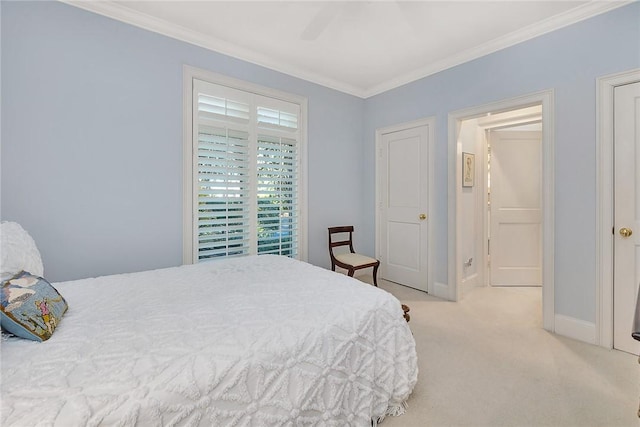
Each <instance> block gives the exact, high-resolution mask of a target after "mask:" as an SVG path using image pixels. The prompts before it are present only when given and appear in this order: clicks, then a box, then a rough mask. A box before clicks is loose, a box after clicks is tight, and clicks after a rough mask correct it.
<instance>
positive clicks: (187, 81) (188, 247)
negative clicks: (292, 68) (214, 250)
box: [182, 65, 309, 264]
mask: <svg viewBox="0 0 640 427" xmlns="http://www.w3.org/2000/svg"><path fill="white" fill-rule="evenodd" d="M182 69H183V84H182V87H183V100H184V101H183V105H182V109H183V110H182V120H183V124H182V126H183V138H184V139H183V143H182V147H183V149H182V155H183V162H182V164H183V172H182V173H183V175H182V179H183V184H182V191H183V196H182V203H183V205H182V224H183V227H182V233H183V235H182V262H183V263H184V264H193V262H194V260H195V259H196V255H195V253H194V251H195V249H194V248H195V247H197V245H195V244H194V241H195V233H194V226H195V221H196V219H195V215H196V213H195V212H194V210H193V208H192V207H193V200H194V199H193V198H194V191H195V190H194V188H193V168H194V160H193V159H194V156H193V152H192V146H193V144H192V138H193V123H192V111H193V108H192V104H193V80H194V79H198V80H203V81H207V82H211V83H215V84H218V85H223V86H227V87H231V88H234V89H239V90H243V91H246V92H251V93H255V94H258V95H261V96H266V97H270V98H275V99H280V100H283V101H287V102H291V103H295V104H298V105H299V106H300V119H299V122H298V126H299V132H300V147H299V153H300V169H301V174H300V181H299V188H300V190H299V203H300V224H299V231H300V235H299V240H298V259H300V260H302V261H305V262H306V261H308V257H309V255H308V253H309V241H308V217H309V213H308V203H309V194H308V193H309V191H308V188H309V186H308V182H309V181H308V176H309V172H308V170H307V169H308V164H309V159H308V152H309V150H308V149H307V140H308V137H307V121H308V119H307V111H308V100H307V98H306V97H303V96H300V95H295V94H291V93H287V92H283V91H279V90H276V89H272V88H268V87H264V86H260V85H257V84H254V83H250V82H246V81H244V80H239V79H235V78H232V77H228V76H224V75H222V74H217V73H214V72H211V71H207V70H203V69H200V68H195V67H192V66H190V65H184V66H183V68H182ZM189 217H191V218H190V220H189V219H188V218H189ZM190 239H194V240H193V241H192V240H190Z"/></svg>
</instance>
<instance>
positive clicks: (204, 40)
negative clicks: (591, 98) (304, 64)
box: [59, 0, 632, 98]
mask: <svg viewBox="0 0 640 427" xmlns="http://www.w3.org/2000/svg"><path fill="white" fill-rule="evenodd" d="M59 1H61V2H62V3H66V4H69V5H72V6H75V7H78V8H81V9H84V10H88V11H90V12H93V13H97V14H99V15H103V16H107V17H109V18H112V19H116V20H118V21H121V22H125V23H127V24H131V25H134V26H136V27H140V28H143V29H145V30H149V31H152V32H155V33H159V34H162V35H165V36H167V37H171V38H174V39H177V40H181V41H183V42H186V43H190V44H193V45H196V46H200V47H202V48H205V49H209V50H213V51H216V52H219V53H222V54H224V55H228V56H231V57H234V58H237V59H240V60H243V61H247V62H250V63H253V64H256V65H260V66H263V67H266V68H269V69H271V70H274V71H279V72H281V73H285V74H288V75H290V76H293V77H297V78H300V79H303V80H307V81H309V82H313V83H317V84H320V85H322V86H325V87H328V88H331V89H335V90H338V91H341V92H344V93H348V94H350V95H354V96H357V97H360V98H369V97H371V96H374V95H378V94H380V93H383V92H386V91H388V90H391V89H394V88H396V87H399V86H402V85H404V84H407V83H410V82H412V81H415V80H419V79H421V78H424V77H427V76H430V75H432V74H435V73H438V72H440V71H443V70H446V69H448V68H451V67H454V66H456V65H460V64H463V63H465V62H468V61H471V60H473V59H476V58H479V57H482V56H485V55H488V54H490V53H493V52H497V51H499V50H502V49H505V48H507V47H510V46H513V45H516V44H518V43H522V42H524V41H527V40H530V39H533V38H535V37H538V36H540V35H542V34H546V33H549V32H551V31H555V30H558V29H560V28H563V27H566V26H568V25H572V24H575V23H577V22H580V21H583V20H585V19H589V18H591V17H594V16H597V15H600V14H603V13H606V12H609V11H611V10H613V9H616V8H619V7H622V6H625V5H627V4H629V3H632V0H631V1H591V2H588V3H585V4H583V5H581V6H578V7H576V8H573V9H570V10H568V11H566V12H564V13H561V14H559V15H556V16H553V17H551V18H548V19H546V20H543V21H541V22H538V23H536V24H533V25H529V26H527V27H524V28H521V29H519V30H517V31H514V32H512V33H510V34H506V35H505V36H502V37H499V38H497V39H494V40H492V41H490V42H488V43H484V44H483V45H480V46H478V47H475V48H473V49H468V50H466V51H463V52H460V53H457V54H455V55H452V56H450V57H448V58H444V59H442V60H440V61H438V62H436V63H433V64H430V65H429V66H427V67H423V68H418V69H416V70H412V71H410V72H408V73H405V74H402V75H400V76H398V77H396V78H394V79H392V80H389V81H387V82H384V83H381V84H379V85H376V86H373V87H369V88H363V87H359V86H355V85H352V84H349V83H345V82H341V81H338V80H336V79H333V78H330V77H327V76H326V75H321V74H319V73H316V72H313V71H311V70H308V69H301V68H299V67H297V66H294V65H291V64H285V63H283V62H282V61H280V60H275V59H274V58H272V57H270V56H268V55H265V54H263V53H262V52H259V51H256V50H252V49H247V48H244V47H241V46H238V45H236V44H234V43H230V42H228V41H225V40H221V39H218V38H216V37H212V36H209V35H206V34H203V33H201V32H198V31H195V30H193V29H190V28H185V27H182V26H180V25H177V24H174V23H171V22H168V21H166V20H164V19H160V18H157V17H155V16H151V15H148V14H145V13H142V12H138V11H135V10H132V9H130V8H128V7H126V6H125V5H122V4H119V3H116V2H114V1H111V0H105V1H81V0H59Z"/></svg>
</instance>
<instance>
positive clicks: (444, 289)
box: [432, 282, 449, 300]
mask: <svg viewBox="0 0 640 427" xmlns="http://www.w3.org/2000/svg"><path fill="white" fill-rule="evenodd" d="M432 295H433V296H434V297H438V298H442V299H447V300H448V299H449V285H447V284H446V283H440V282H434V283H433V293H432Z"/></svg>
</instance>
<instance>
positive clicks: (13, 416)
mask: <svg viewBox="0 0 640 427" xmlns="http://www.w3.org/2000/svg"><path fill="white" fill-rule="evenodd" d="M54 286H55V287H56V288H57V289H58V290H59V291H60V293H61V294H62V295H63V296H64V297H65V299H66V300H67V302H68V304H69V311H68V312H67V314H66V315H65V316H64V318H63V319H62V321H61V322H60V325H59V326H58V329H56V332H55V333H54V335H53V337H52V338H51V339H50V340H48V341H46V342H43V343H36V342H31V341H26V340H22V339H17V338H8V339H7V338H6V337H5V338H4V339H3V341H2V347H1V352H2V366H1V369H2V425H3V426H13V425H16V426H32V425H54V426H64V427H71V426H80V425H82V426H84V425H109V426H111V425H113V426H116V425H123V426H133V425H137V426H161V425H162V426H165V425H166V426H170V425H178V426H199V425H206V426H211V425H213V426H271V425H278V426H280V425H285V426H298V425H318V426H320V425H330V426H370V425H371V420H372V419H374V420H377V418H378V417H381V416H384V415H385V414H389V413H401V412H402V410H401V407H402V404H403V402H404V401H405V400H406V399H407V398H408V396H409V394H410V393H411V390H412V389H413V386H414V384H415V383H416V380H417V374H418V370H417V360H416V352H415V342H414V339H413V336H412V334H411V331H410V330H409V327H408V325H407V323H406V322H405V320H404V319H403V317H402V309H401V307H400V303H399V302H398V301H397V300H396V299H395V298H394V297H393V296H391V295H390V294H389V293H387V292H385V291H383V290H380V289H378V288H375V287H373V286H369V285H365V284H363V283H361V282H359V281H357V280H354V279H351V278H348V277H346V276H343V275H340V274H336V273H333V272H330V271H327V270H324V269H321V268H317V267H313V266H311V265H309V264H306V263H302V262H299V261H295V260H292V259H289V258H286V257H279V256H269V255H263V256H259V257H257V256H252V257H244V258H235V259H229V260H223V261H212V262H207V263H200V264H197V265H192V266H182V267H176V268H169V269H163V270H155V271H147V272H141V273H133V274H123V275H114V276H105V277H100V278H96V279H85V280H78V281H72V282H63V283H56V284H54Z"/></svg>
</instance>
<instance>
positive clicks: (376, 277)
mask: <svg viewBox="0 0 640 427" xmlns="http://www.w3.org/2000/svg"><path fill="white" fill-rule="evenodd" d="M379 266H380V263H377V264H376V265H374V266H373V284H374V285H375V286H376V287H378V267H379Z"/></svg>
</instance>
